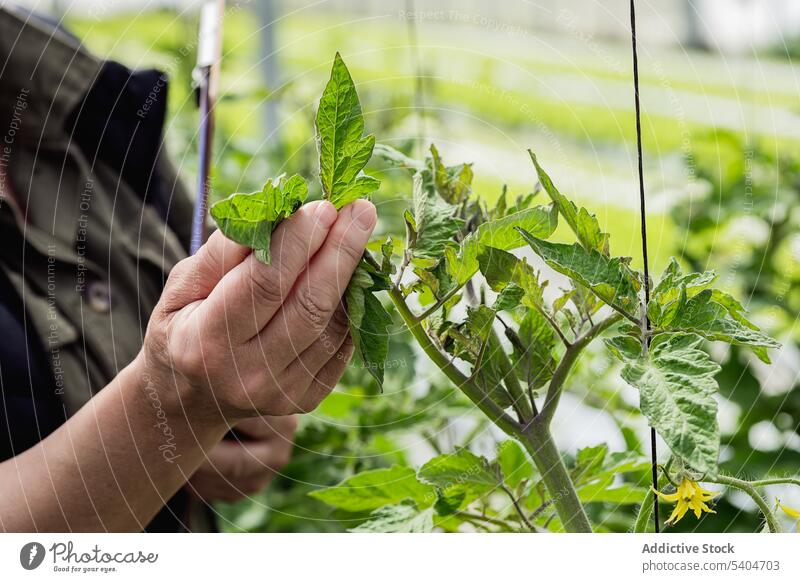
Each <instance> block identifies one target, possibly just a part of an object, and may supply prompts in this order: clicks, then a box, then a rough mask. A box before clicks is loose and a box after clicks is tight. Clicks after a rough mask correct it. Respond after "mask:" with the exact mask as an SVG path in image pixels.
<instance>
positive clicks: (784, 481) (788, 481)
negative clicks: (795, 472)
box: [749, 477, 800, 487]
mask: <svg viewBox="0 0 800 582" xmlns="http://www.w3.org/2000/svg"><path fill="white" fill-rule="evenodd" d="M749 483H750V485H752V486H753V487H766V486H767V485H797V486H798V487H800V479H798V478H796V477H770V478H768V479H758V480H757V481H749Z"/></svg>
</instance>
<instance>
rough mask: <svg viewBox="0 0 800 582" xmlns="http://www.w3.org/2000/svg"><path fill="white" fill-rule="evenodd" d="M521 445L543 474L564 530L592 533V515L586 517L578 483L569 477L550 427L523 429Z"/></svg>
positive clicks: (536, 425) (533, 426) (541, 426)
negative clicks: (577, 487)
mask: <svg viewBox="0 0 800 582" xmlns="http://www.w3.org/2000/svg"><path fill="white" fill-rule="evenodd" d="M522 444H523V445H524V446H525V448H526V449H527V451H528V453H530V455H531V458H532V459H533V462H534V463H535V464H536V468H537V469H538V470H539V473H540V474H541V475H542V481H543V482H544V485H545V487H546V488H547V491H548V493H549V494H550V497H551V498H552V500H553V505H554V506H555V508H556V513H557V514H558V518H559V519H560V520H561V524H562V525H563V526H564V530H565V531H568V532H572V533H591V531H592V526H591V524H590V523H589V518H588V517H586V512H585V511H584V510H583V505H582V504H581V501H580V499H578V494H577V492H576V491H575V486H574V485H573V484H572V480H571V479H570V478H569V472H568V471H567V467H566V465H564V461H563V459H562V458H561V453H559V452H558V448H557V447H556V444H555V442H553V437H552V436H551V435H550V429H549V427H548V426H546V425H538V424H534V425H531V426H530V427H529V428H528V429H527V430H525V432H524V435H523V438H522Z"/></svg>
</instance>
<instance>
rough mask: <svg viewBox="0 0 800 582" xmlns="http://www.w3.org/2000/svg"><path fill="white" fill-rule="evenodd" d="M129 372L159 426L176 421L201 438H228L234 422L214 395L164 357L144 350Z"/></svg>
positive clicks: (129, 367)
mask: <svg viewBox="0 0 800 582" xmlns="http://www.w3.org/2000/svg"><path fill="white" fill-rule="evenodd" d="M126 371H127V372H128V373H130V374H131V375H133V376H134V377H135V381H134V382H133V384H134V385H135V386H136V387H137V390H138V391H139V396H140V397H141V398H142V399H144V401H145V402H146V403H147V404H148V405H149V406H150V407H151V408H152V409H153V413H154V414H155V418H156V421H157V423H158V422H161V423H164V422H166V421H167V420H166V419H167V418H169V419H175V421H177V422H180V423H185V424H187V425H189V427H190V429H191V431H192V432H193V433H197V434H198V436H200V435H204V434H219V435H220V436H221V435H224V434H225V432H227V430H229V428H230V423H229V422H228V421H227V420H226V419H225V418H224V417H223V415H222V414H221V412H220V410H219V406H218V404H217V403H216V402H215V401H214V398H213V395H212V394H211V393H210V392H209V391H208V390H205V389H203V388H202V387H199V386H194V385H192V383H191V382H189V381H188V380H187V379H186V378H184V377H183V376H182V375H181V374H180V373H178V372H177V371H176V370H175V369H174V368H172V367H171V366H169V365H167V364H165V363H163V362H161V361H160V358H156V357H153V356H151V355H148V353H147V350H146V349H143V350H142V351H141V352H139V355H138V356H137V357H136V359H134V361H133V362H131V364H130V366H128V368H126Z"/></svg>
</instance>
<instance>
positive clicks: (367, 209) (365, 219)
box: [350, 200, 378, 230]
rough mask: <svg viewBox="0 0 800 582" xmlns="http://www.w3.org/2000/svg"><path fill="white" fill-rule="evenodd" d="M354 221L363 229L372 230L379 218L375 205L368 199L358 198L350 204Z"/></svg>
mask: <svg viewBox="0 0 800 582" xmlns="http://www.w3.org/2000/svg"><path fill="white" fill-rule="evenodd" d="M350 214H351V215H352V217H353V222H355V223H356V226H358V227H359V228H360V229H362V230H372V229H373V228H374V227H375V223H376V222H377V220H378V215H377V213H376V211H375V206H373V204H372V202H369V201H368V200H356V201H355V202H353V203H352V204H351V205H350Z"/></svg>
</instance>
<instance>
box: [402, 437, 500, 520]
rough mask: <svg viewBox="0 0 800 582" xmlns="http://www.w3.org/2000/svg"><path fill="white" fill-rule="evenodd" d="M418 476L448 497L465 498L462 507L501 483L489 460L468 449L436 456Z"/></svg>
mask: <svg viewBox="0 0 800 582" xmlns="http://www.w3.org/2000/svg"><path fill="white" fill-rule="evenodd" d="M417 475H418V477H419V479H420V480H421V481H423V482H425V483H429V484H431V485H434V486H435V487H436V488H437V489H439V490H441V491H442V492H443V493H444V494H445V495H447V496H448V497H453V496H456V495H458V496H460V495H463V496H464V501H463V502H462V505H461V506H462V507H464V506H465V505H468V504H469V503H472V501H474V500H475V499H477V498H478V497H481V496H482V495H485V494H487V493H489V492H491V491H493V490H494V489H495V488H496V487H497V486H498V485H499V484H500V483H499V479H498V475H497V473H496V472H495V471H494V470H493V469H492V468H491V466H490V465H489V463H488V461H487V460H486V459H485V458H483V457H479V456H477V455H474V454H473V453H471V452H469V451H468V450H467V449H459V450H458V451H456V452H455V453H452V454H447V455H439V456H438V457H434V458H433V459H431V460H430V461H428V462H427V463H425V464H424V465H423V466H422V467H421V468H420V470H419V472H418V473H417Z"/></svg>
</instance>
